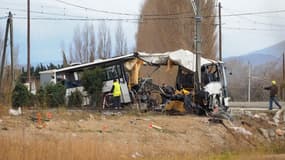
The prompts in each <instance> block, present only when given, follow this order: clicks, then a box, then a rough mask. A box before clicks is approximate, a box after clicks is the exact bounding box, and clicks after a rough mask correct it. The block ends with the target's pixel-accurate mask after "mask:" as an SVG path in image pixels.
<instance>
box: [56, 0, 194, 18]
mask: <svg viewBox="0 0 285 160" xmlns="http://www.w3.org/2000/svg"><path fill="white" fill-rule="evenodd" d="M56 1H57V2H59V3H62V4H65V5H68V6H72V7H76V8H81V9H85V10H90V11H94V12H99V13H105V14H114V15H124V16H177V15H184V14H190V13H191V12H190V11H187V12H178V13H165V14H139V13H138V14H136V13H124V12H113V11H107V10H99V9H95V8H90V7H85V6H81V5H78V4H75V3H70V2H66V1H63V0H56Z"/></svg>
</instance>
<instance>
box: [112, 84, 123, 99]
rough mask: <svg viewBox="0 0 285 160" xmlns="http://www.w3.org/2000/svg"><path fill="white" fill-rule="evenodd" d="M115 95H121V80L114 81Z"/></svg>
mask: <svg viewBox="0 0 285 160" xmlns="http://www.w3.org/2000/svg"><path fill="white" fill-rule="evenodd" d="M113 87H114V89H113V96H114V97H117V96H121V86H120V83H119V82H114V83H113Z"/></svg>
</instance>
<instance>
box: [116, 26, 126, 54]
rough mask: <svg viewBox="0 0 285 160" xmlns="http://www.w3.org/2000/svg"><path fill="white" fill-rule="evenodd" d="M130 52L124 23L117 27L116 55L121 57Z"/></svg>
mask: <svg viewBox="0 0 285 160" xmlns="http://www.w3.org/2000/svg"><path fill="white" fill-rule="evenodd" d="M127 51H128V46H127V40H126V36H125V34H124V31H123V28H122V22H119V23H118V25H117V31H116V53H115V55H118V56H121V55H124V54H125V53H126V52H127Z"/></svg>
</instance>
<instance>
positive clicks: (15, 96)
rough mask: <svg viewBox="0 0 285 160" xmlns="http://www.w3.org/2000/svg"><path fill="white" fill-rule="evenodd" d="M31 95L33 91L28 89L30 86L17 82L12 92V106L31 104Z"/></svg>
mask: <svg viewBox="0 0 285 160" xmlns="http://www.w3.org/2000/svg"><path fill="white" fill-rule="evenodd" d="M30 97H31V93H30V92H29V91H28V88H27V87H26V86H25V85H24V84H22V83H20V82H17V84H16V86H15V88H14V90H13V92H12V106H13V107H16V108H17V107H21V106H28V105H30V104H31V102H30V101H31V99H30Z"/></svg>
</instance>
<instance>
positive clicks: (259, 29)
mask: <svg viewBox="0 0 285 160" xmlns="http://www.w3.org/2000/svg"><path fill="white" fill-rule="evenodd" d="M223 29H229V30H248V31H285V28H284V29H266V28H247V27H223Z"/></svg>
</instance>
